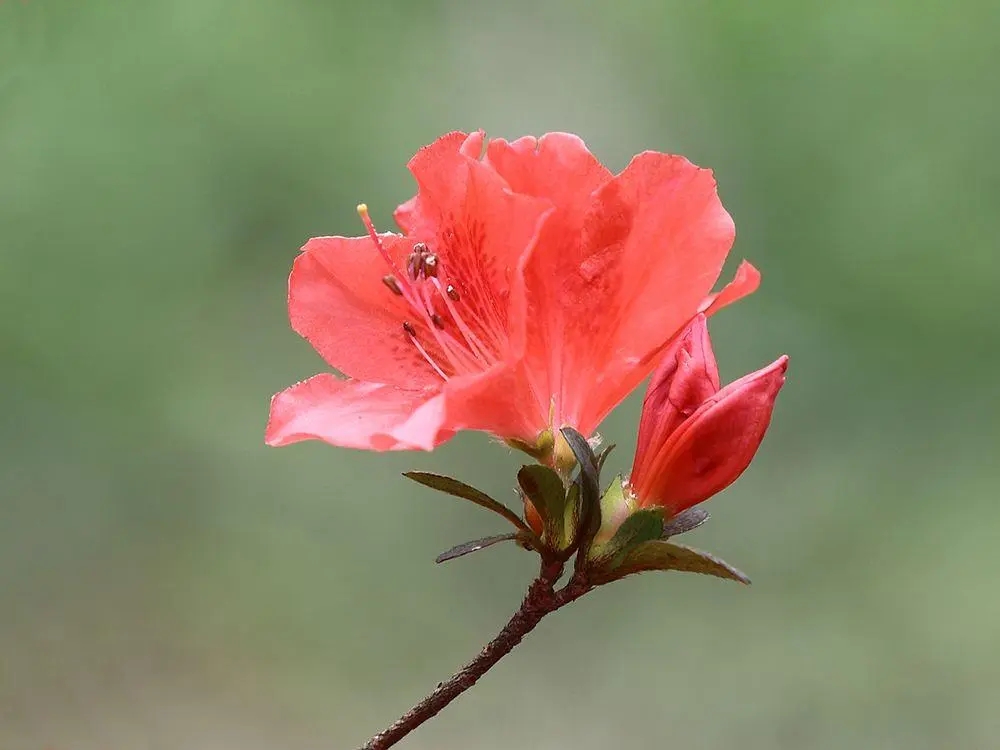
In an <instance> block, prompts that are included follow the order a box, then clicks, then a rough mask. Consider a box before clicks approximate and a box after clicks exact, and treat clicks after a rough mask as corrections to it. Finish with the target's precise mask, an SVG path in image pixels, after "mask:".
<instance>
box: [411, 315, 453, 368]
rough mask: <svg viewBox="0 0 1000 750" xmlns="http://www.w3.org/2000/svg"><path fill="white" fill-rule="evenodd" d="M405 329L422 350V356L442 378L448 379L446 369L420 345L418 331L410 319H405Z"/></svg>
mask: <svg viewBox="0 0 1000 750" xmlns="http://www.w3.org/2000/svg"><path fill="white" fill-rule="evenodd" d="M403 330H404V331H406V333H407V335H408V336H409V337H410V343H411V344H413V345H414V346H415V347H417V351H418V352H420V356H421V357H423V358H424V360H425V361H426V362H427V364H429V365H430V366H431V367H432V368H433V370H434V372H436V373H437V374H438V375H440V376H441V379H442V380H447V379H448V376H447V375H445V374H444V370H442V369H441V368H440V367H438V364H437V362H435V361H434V360H433V359H432V358H431V355H429V354H428V353H427V350H426V349H424V347H423V346H421V345H420V342H419V341H417V331H416V329H415V328H414V327H413V324H412V323H410V322H409V321H408V320H406V321H403Z"/></svg>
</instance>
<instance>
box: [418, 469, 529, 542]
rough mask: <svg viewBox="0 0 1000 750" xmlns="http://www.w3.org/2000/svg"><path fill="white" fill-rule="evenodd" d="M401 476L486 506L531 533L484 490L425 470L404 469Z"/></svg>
mask: <svg viewBox="0 0 1000 750" xmlns="http://www.w3.org/2000/svg"><path fill="white" fill-rule="evenodd" d="M403 476H404V477H406V478H407V479H412V480H413V481H414V482H417V483H419V484H422V485H424V486H425V487H430V488H431V489H434V490H437V491H438V492H444V493H445V494H448V495H454V496H455V497H460V498H462V499H463V500H468V501H470V502H473V503H475V504H476V505H478V506H480V507H482V508H486V509H487V510H492V511H493V512H494V513H496V514H497V515H500V516H503V517H504V518H506V519H507V520H508V521H510V522H511V523H512V524H514V526H516V527H517V528H518V529H520V530H521V531H527V532H528V533H531V529H530V528H529V527H528V525H527V524H526V523H525V522H524V521H522V520H521V519H520V518H519V517H518V515H517V514H516V513H515V512H514V511H512V510H511V509H510V508H508V507H507V506H506V505H504V504H503V503H501V502H500V501H498V500H494V499H493V498H492V497H490V496H489V495H487V494H486V493H485V492H483V491H481V490H477V489H476V488H475V487H472V486H471V485H468V484H466V483H465V482H460V481H459V480H457V479H452V478H451V477H445V476H441V475H440V474H430V473H428V472H426V471H406V472H403Z"/></svg>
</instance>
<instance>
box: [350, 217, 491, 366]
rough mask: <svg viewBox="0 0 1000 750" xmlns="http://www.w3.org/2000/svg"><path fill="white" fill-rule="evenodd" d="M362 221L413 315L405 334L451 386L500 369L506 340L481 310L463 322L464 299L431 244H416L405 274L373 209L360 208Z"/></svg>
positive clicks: (387, 280)
mask: <svg viewBox="0 0 1000 750" xmlns="http://www.w3.org/2000/svg"><path fill="white" fill-rule="evenodd" d="M358 215H359V216H360V217H361V221H362V222H363V223H364V225H365V229H367V230H368V236H369V237H371V240H372V242H373V243H375V247H376V248H377V249H378V252H379V255H381V256H382V259H383V260H384V261H385V262H386V265H388V266H389V269H390V271H391V272H392V273H389V274H386V275H385V276H383V277H382V283H383V284H385V286H386V288H387V289H388V290H389V291H390V292H391V293H392V294H394V295H395V296H397V297H402V298H403V300H404V301H405V302H406V304H407V306H408V307H409V309H410V311H411V312H412V313H413V316H414V317H413V320H404V321H403V325H402V328H403V333H404V334H405V335H406V337H407V339H408V340H409V342H410V344H412V345H413V346H414V347H415V348H416V350H417V351H418V352H419V353H420V356H421V357H423V359H424V360H425V361H426V362H427V364H429V365H430V366H431V368H432V369H433V370H434V372H436V373H437V374H438V375H439V376H440V377H441V378H442V379H443V380H447V379H448V378H449V377H450V376H453V375H460V374H464V373H470V372H482V371H483V370H485V369H487V368H488V367H491V366H492V365H494V364H496V363H497V362H498V361H499V359H500V341H501V340H502V339H501V337H500V336H498V335H497V333H496V327H495V326H494V325H489V324H488V323H487V322H486V321H484V320H482V316H480V315H479V314H478V311H477V310H476V307H475V306H471V305H464V311H465V313H466V316H467V317H469V320H468V321H467V320H466V319H465V318H463V316H462V313H461V312H460V310H459V307H460V303H463V302H464V299H463V296H462V294H461V293H460V292H459V290H458V287H457V286H456V284H455V283H453V282H452V280H451V279H449V277H448V273H447V270H446V266H445V264H444V263H443V262H442V259H441V257H440V256H439V255H438V254H436V253H435V252H433V251H432V250H431V249H430V248H429V247H428V246H427V244H426V243H423V242H417V243H414V245H413V247H412V249H411V250H410V253H409V255H408V256H407V258H406V270H405V272H403V271H401V270H400V268H399V267H398V266H397V265H396V262H395V261H394V260H393V258H392V256H391V255H389V252H388V251H387V250H386V248H385V245H384V244H383V243H382V239H381V237H379V235H378V232H376V231H375V225H374V224H373V223H372V220H371V217H370V216H369V215H368V206H367V205H365V204H364V203H361V204H359V205H358ZM454 281H455V282H457V281H458V280H457V279H455V280H454ZM477 332H478V335H477ZM421 340H422V341H421Z"/></svg>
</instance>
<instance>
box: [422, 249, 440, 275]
mask: <svg viewBox="0 0 1000 750" xmlns="http://www.w3.org/2000/svg"><path fill="white" fill-rule="evenodd" d="M424 275H425V276H437V275H438V257H437V256H436V255H434V253H427V254H426V255H424Z"/></svg>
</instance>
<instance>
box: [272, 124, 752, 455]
mask: <svg viewBox="0 0 1000 750" xmlns="http://www.w3.org/2000/svg"><path fill="white" fill-rule="evenodd" d="M409 168H410V171H411V172H412V173H413V175H414V177H415V178H416V181H417V185H418V192H417V195H416V197H414V198H413V199H411V200H410V201H408V202H406V203H404V204H403V205H402V206H400V207H399V208H398V209H397V210H396V213H395V218H396V222H397V223H398V224H399V226H400V227H401V228H402V229H403V232H404V234H403V235H398V234H377V233H376V232H375V230H374V228H373V227H372V226H371V223H370V221H369V220H368V219H367V211H362V217H363V219H364V220H365V222H366V225H367V227H368V229H369V234H368V236H367V237H355V238H347V237H317V238H314V239H311V240H309V242H308V243H306V245H305V247H304V248H303V249H302V253H301V254H300V255H299V257H298V258H297V259H296V261H295V264H294V266H293V269H292V274H291V277H290V279H289V293H288V306H289V317H290V319H291V323H292V327H293V328H294V329H295V330H296V331H297V332H298V333H300V334H301V335H302V336H304V337H305V338H306V339H307V340H308V341H309V342H310V343H312V345H313V346H314V347H315V348H316V350H317V351H318V352H319V353H320V355H322V356H323V358H324V359H326V360H327V362H329V364H330V365H331V366H332V367H333V368H335V369H337V370H339V371H340V372H341V373H343V374H344V375H346V376H347V378H346V379H342V378H340V377H337V376H335V375H333V374H321V375H316V376H314V377H313V378H310V379H309V380H306V381H304V382H301V383H298V384H297V385H294V386H292V387H291V388H288V389H287V390H285V391H282V392H281V393H278V394H277V395H276V396H275V397H274V398H273V399H272V402H271V416H270V420H269V423H268V427H267V442H268V443H269V444H271V445H285V444H288V443H293V442H297V441H299V440H307V439H312V438H317V439H320V440H325V441H327V442H329V443H333V444H335V445H341V446H346V447H354V448H368V449H374V450H391V449H427V450H429V449H431V448H433V447H434V446H435V445H438V444H440V443H441V442H443V441H445V440H447V439H448V438H450V437H451V436H452V435H453V434H454V433H455V432H456V431H457V430H460V429H476V430H485V431H487V432H491V433H493V434H495V435H498V436H500V437H502V438H505V439H508V440H512V441H519V442H522V443H525V444H527V445H529V446H530V445H536V444H538V442H539V440H540V438H541V437H542V436H543V435H545V434H547V435H549V436H551V435H554V434H557V431H558V429H559V428H560V427H563V426H572V427H575V428H576V429H577V430H579V431H580V432H581V433H583V434H585V435H589V434H591V433H592V432H593V430H594V429H595V428H596V427H597V425H598V424H599V423H600V421H601V420H602V419H603V418H604V417H605V416H606V415H607V414H608V412H610V411H611V409H612V408H614V406H616V405H617V404H618V403H619V402H620V401H621V400H622V399H623V398H624V397H625V396H626V395H628V393H629V392H631V391H632V390H633V389H634V388H635V387H636V386H637V385H638V384H639V383H640V382H641V381H642V380H643V379H644V378H645V377H646V376H647V375H649V373H650V372H651V371H652V369H653V367H654V366H655V363H656V361H657V360H658V357H659V354H660V353H661V352H662V350H663V348H664V346H665V345H666V343H667V342H669V341H670V340H671V338H672V337H673V335H674V334H675V332H676V331H677V330H679V329H680V328H681V327H683V326H684V325H685V324H686V323H687V322H688V321H689V320H691V318H692V317H693V316H694V315H696V314H697V313H699V312H704V313H706V314H711V313H714V312H715V311H717V310H718V309H720V308H722V307H724V306H725V305H728V304H730V303H731V302H733V301H735V300H736V299H739V298H740V297H743V296H745V295H747V294H749V293H751V292H752V291H754V290H755V289H756V287H757V285H758V283H759V274H758V273H757V271H756V269H754V268H753V267H752V266H751V265H749V264H748V263H744V264H742V265H741V266H740V268H739V270H738V271H737V275H736V279H735V280H734V281H733V282H732V283H730V284H729V285H728V286H727V287H726V288H725V289H723V290H722V291H721V292H720V293H718V294H714V295H710V294H709V292H710V290H711V288H712V286H713V284H714V283H715V281H716V279H717V278H718V276H719V273H720V272H721V269H722V265H723V263H724V261H725V259H726V255H727V254H728V252H729V248H730V246H731V244H732V241H733V236H734V229H733V223H732V220H731V219H730V217H729V214H727V213H726V211H725V209H724V208H723V207H722V204H721V203H720V201H719V198H718V195H717V192H716V187H715V180H714V179H713V177H712V174H711V172H710V171H708V170H704V169H699V168H698V167H695V166H694V165H693V164H691V163H690V162H688V161H687V160H686V159H684V158H682V157H679V156H671V155H667V154H659V153H654V152H646V153H643V154H640V155H639V156H636V157H635V158H634V159H633V160H632V162H631V163H630V164H629V165H628V166H627V167H626V168H625V169H624V170H623V171H622V172H621V173H620V174H618V175H613V174H612V173H611V172H609V171H608V170H607V169H606V168H605V167H603V166H602V165H601V164H600V163H599V162H598V161H597V159H596V158H594V156H593V155H592V154H591V153H590V152H589V151H588V150H587V148H586V146H585V145H584V143H583V142H582V141H581V140H580V139H579V138H577V137H576V136H573V135H568V134H564V133H550V134H548V135H546V136H543V137H542V138H540V139H535V138H521V139H519V140H517V141H514V142H512V143H508V142H507V141H504V140H493V141H489V142H488V143H486V144H485V154H484V135H483V133H482V132H477V133H473V134H471V135H466V134H465V133H452V134H449V135H446V136H444V137H442V138H440V139H438V140H437V141H435V142H434V143H433V144H431V145H430V146H427V147H425V148H423V149H421V150H420V151H419V152H418V153H417V154H416V156H414V158H413V159H412V160H411V161H410V164H409Z"/></svg>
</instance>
